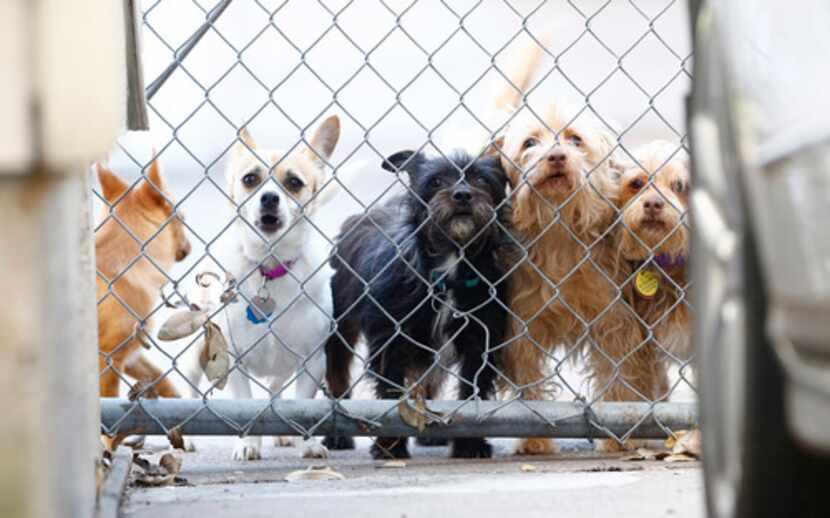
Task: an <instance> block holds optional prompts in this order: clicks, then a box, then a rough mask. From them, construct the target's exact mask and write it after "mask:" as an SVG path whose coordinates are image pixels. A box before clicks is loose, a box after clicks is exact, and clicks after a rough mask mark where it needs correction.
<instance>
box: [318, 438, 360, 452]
mask: <svg viewBox="0 0 830 518" xmlns="http://www.w3.org/2000/svg"><path fill="white" fill-rule="evenodd" d="M323 446H325V447H326V448H328V449H330V450H353V449H354V437H345V436H342V435H337V436H335V435H327V436H326V438H325V439H323Z"/></svg>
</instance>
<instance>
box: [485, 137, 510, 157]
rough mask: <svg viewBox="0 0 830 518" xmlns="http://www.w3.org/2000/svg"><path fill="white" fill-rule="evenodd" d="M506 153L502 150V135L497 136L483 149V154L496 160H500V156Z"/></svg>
mask: <svg viewBox="0 0 830 518" xmlns="http://www.w3.org/2000/svg"><path fill="white" fill-rule="evenodd" d="M503 153H506V152H505V150H504V135H499V136H498V137H496V138H494V139H493V140H491V141H490V143H489V144H487V147H485V148H484V154H485V155H487V156H492V157H496V158H501V156H502V154H503Z"/></svg>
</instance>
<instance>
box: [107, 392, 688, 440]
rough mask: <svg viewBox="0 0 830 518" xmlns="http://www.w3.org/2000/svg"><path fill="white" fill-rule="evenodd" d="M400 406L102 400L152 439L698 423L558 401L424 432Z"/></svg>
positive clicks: (123, 424) (678, 412) (538, 431)
mask: <svg viewBox="0 0 830 518" xmlns="http://www.w3.org/2000/svg"><path fill="white" fill-rule="evenodd" d="M397 405H398V401H391V400H368V401H366V400H346V401H341V402H340V403H339V404H338V407H339V409H340V411H338V412H336V413H335V412H334V411H333V409H334V404H333V402H332V401H329V400H325V399H313V400H290V399H281V400H276V401H269V400H264V399H248V400H229V399H215V400H210V401H207V402H204V401H202V400H199V399H161V400H144V401H141V402H140V403H139V402H134V401H127V400H123V399H102V400H101V422H102V425H103V427H104V430H105V431H110V432H114V431H116V430H115V429H114V427H115V426H116V425H117V427H118V428H117V430H118V431H135V432H136V433H143V434H148V435H155V434H165V433H166V430H165V429H171V428H174V427H176V426H178V425H180V424H181V426H180V429H181V431H182V433H184V434H185V435H238V434H240V433H241V431H242V430H243V429H246V430H247V428H248V426H249V423H251V422H252V420H253V419H254V418H255V417H257V416H258V417H257V418H256V422H255V423H253V424H251V425H250V429H249V430H247V433H249V434H250V435H298V434H299V432H298V429H300V430H310V431H311V434H312V435H326V434H336V435H351V436H367V435H393V436H412V435H421V436H424V437H590V436H598V435H599V434H600V433H601V432H602V430H603V427H604V428H605V429H607V430H610V431H611V432H613V433H614V434H616V435H624V434H626V433H628V431H629V430H631V429H632V428H634V427H636V430H635V432H634V433H633V435H632V436H633V437H639V438H659V437H665V436H666V432H665V430H666V429H672V430H680V429H688V428H692V427H696V426H697V422H698V412H697V404H695V403H657V404H654V405H652V404H649V403H595V404H593V405H592V406H591V413H590V414H586V413H585V407H584V406H582V405H580V404H578V403H570V402H560V401H524V402H522V403H519V402H515V403H511V404H509V405H506V406H505V402H504V401H482V402H480V403H478V404H475V403H467V404H464V405H462V404H461V402H459V401H430V402H428V403H427V407H428V408H429V410H430V411H431V412H433V413H436V414H443V415H445V416H452V419H451V421H450V422H449V424H446V425H445V424H442V423H436V424H432V425H430V426H429V427H427V429H426V430H425V431H424V432H421V433H419V432H418V430H417V429H416V428H414V427H412V426H410V425H409V424H407V423H406V422H404V421H403V420H402V419H401V416H400V415H399V413H398V410H397V408H396V406H397ZM217 416H221V417H222V418H220V417H217ZM540 416H541V417H540ZM643 416H647V417H646V418H645V419H643ZM641 420H642V422H640V421H641ZM182 423H183V424H182ZM370 423H372V424H370ZM551 423H555V426H552V425H551ZM638 423H639V425H638ZM160 424H161V426H160ZM373 424H376V425H377V426H373Z"/></svg>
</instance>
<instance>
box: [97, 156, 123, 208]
mask: <svg viewBox="0 0 830 518" xmlns="http://www.w3.org/2000/svg"><path fill="white" fill-rule="evenodd" d="M95 169H96V171H97V172H98V183H100V184H101V194H103V195H104V199H105V200H107V201H108V202H109V203H114V202H115V201H116V200H117V199H118V198H120V197H121V195H123V194H124V193H125V192H127V189H128V188H129V186H128V185H127V183H126V182H125V181H124V180H122V179H121V177H120V176H118V175H117V174H115V173H114V172H112V171H111V170H109V169H107V168H106V167H104V166H102V165H101V164H97V163H96V164H95Z"/></svg>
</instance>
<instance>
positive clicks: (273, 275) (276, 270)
mask: <svg viewBox="0 0 830 518" xmlns="http://www.w3.org/2000/svg"><path fill="white" fill-rule="evenodd" d="M295 262H296V261H288V262H285V263H277V265H276V266H274V267H273V268H265V266H260V267H259V273H261V274H262V276H263V277H265V278H266V279H268V280H269V281H272V280H274V279H279V278H280V277H282V276H283V275H285V274H286V273H288V270H289V269H291V267H292V266H294V263H295Z"/></svg>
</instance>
